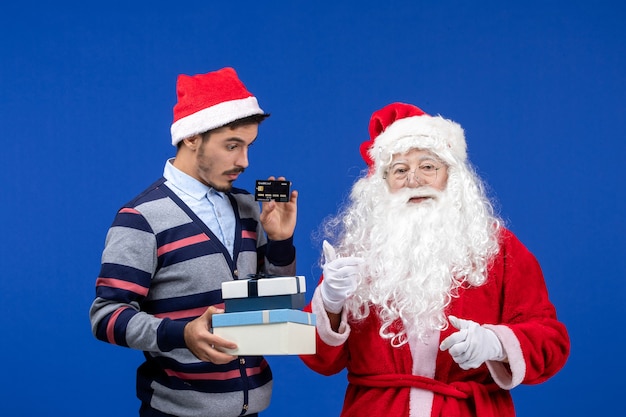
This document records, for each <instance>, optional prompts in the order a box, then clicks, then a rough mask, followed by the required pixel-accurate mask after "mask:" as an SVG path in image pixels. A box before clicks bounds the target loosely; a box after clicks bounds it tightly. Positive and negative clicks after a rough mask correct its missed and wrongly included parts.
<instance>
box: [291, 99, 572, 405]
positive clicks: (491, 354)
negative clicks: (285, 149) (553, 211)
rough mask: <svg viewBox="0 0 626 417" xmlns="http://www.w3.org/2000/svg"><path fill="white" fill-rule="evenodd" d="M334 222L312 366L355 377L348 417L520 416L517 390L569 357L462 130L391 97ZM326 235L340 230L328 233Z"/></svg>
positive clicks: (530, 265) (533, 265) (529, 258)
mask: <svg viewBox="0 0 626 417" xmlns="http://www.w3.org/2000/svg"><path fill="white" fill-rule="evenodd" d="M369 131H370V141H368V142H365V143H363V144H362V145H361V154H362V156H363V157H364V159H365V161H366V162H367V164H368V165H369V172H368V175H367V176H366V177H363V178H361V179H359V180H358V181H357V182H356V184H355V185H354V187H353V189H352V193H351V201H350V203H349V205H348V206H347V207H346V208H345V210H344V211H343V212H342V213H340V214H339V215H338V216H337V217H335V218H334V219H332V220H331V221H329V222H328V223H327V224H326V228H327V230H329V231H331V232H336V233H337V234H338V236H337V237H336V242H335V245H336V246H335V247H334V248H333V247H332V246H331V245H330V244H329V243H328V242H326V241H325V242H324V257H325V264H324V265H323V277H322V280H321V282H320V284H319V286H318V288H317V289H316V291H315V294H314V296H313V299H312V301H311V305H310V306H309V308H310V309H312V311H313V312H314V313H316V314H317V331H318V339H317V354H316V355H311V356H302V360H303V361H304V362H305V363H306V364H307V365H308V366H309V367H310V368H312V369H313V370H315V371H317V372H319V373H322V374H324V375H331V374H335V373H337V372H339V371H341V370H342V369H344V368H347V370H348V388H347V392H346V396H345V401H344V407H343V410H342V414H341V415H342V416H343V417H352V416H363V415H368V416H412V417H429V416H452V415H453V416H459V417H460V416H480V417H485V416H498V417H509V416H511V417H512V416H514V415H515V411H514V407H513V403H512V399H511V395H510V392H509V390H511V389H512V388H514V387H515V386H517V385H519V384H521V383H524V384H536V383H540V382H543V381H545V380H546V379H548V378H549V377H551V376H552V375H554V374H555V373H556V372H557V371H558V370H559V369H561V367H562V366H563V365H564V363H565V361H566V359H567V357H568V354H569V338H568V335H567V331H566V329H565V326H564V325H563V324H562V323H561V322H559V321H558V320H557V317H556V312H555V308H554V306H553V305H552V303H551V302H550V300H549V299H548V293H547V290H546V285H545V282H544V278H543V275H542V272H541V269H540V266H539V264H538V263H537V261H536V259H535V257H534V256H533V255H532V254H531V253H530V252H529V251H528V250H527V249H526V248H525V247H524V246H523V245H522V243H520V241H519V240H518V239H517V238H516V237H515V236H514V235H513V233H511V232H510V231H509V230H507V229H506V228H505V227H504V226H503V225H502V222H501V220H500V219H499V218H498V217H497V216H496V215H495V214H494V211H493V209H492V205H491V204H490V202H489V200H488V199H487V197H486V196H485V193H484V191H483V186H482V185H481V181H480V179H479V178H478V177H477V176H476V174H475V173H474V171H473V170H472V168H471V165H470V163H469V162H468V161H467V153H466V144H465V136H464V132H463V130H462V129H461V127H460V126H459V125H458V124H456V123H454V122H452V121H450V120H446V119H444V118H442V117H431V116H429V115H427V114H425V113H424V112H423V111H422V110H420V109H419V108H417V107H415V106H412V105H408V104H404V103H393V104H391V105H388V106H386V107H384V108H383V109H381V110H379V111H377V112H375V113H374V114H373V116H372V118H371V121H370V129H369ZM329 235H331V236H332V233H329Z"/></svg>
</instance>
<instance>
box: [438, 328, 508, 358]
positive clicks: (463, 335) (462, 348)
mask: <svg viewBox="0 0 626 417" xmlns="http://www.w3.org/2000/svg"><path fill="white" fill-rule="evenodd" d="M448 319H449V320H450V324H452V325H453V326H454V327H455V328H457V329H459V331H458V332H456V333H452V334H451V335H450V336H448V337H447V338H446V339H445V340H444V341H443V342H441V345H439V349H441V350H442V351H443V350H449V352H450V355H451V356H452V359H454V361H455V362H456V363H458V364H459V366H460V367H461V369H465V370H467V369H472V368H478V367H479V366H480V365H482V364H483V363H484V362H486V361H503V360H504V359H506V354H505V353H504V352H503V349H502V343H501V342H500V339H498V336H496V334H495V333H494V332H493V331H492V330H489V329H487V328H485V327H481V326H480V325H479V324H478V323H476V322H474V321H472V320H463V319H459V318H457V317H454V316H448Z"/></svg>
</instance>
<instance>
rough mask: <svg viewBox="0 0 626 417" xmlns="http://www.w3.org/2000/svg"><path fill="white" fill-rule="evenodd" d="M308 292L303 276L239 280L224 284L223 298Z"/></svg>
mask: <svg viewBox="0 0 626 417" xmlns="http://www.w3.org/2000/svg"><path fill="white" fill-rule="evenodd" d="M305 292H306V280H305V279H304V277H303V276H301V275H299V276H293V277H267V278H258V279H252V278H251V279H238V280H234V281H226V282H222V298H223V299H224V300H226V299H229V298H246V297H268V296H272V295H289V294H299V293H305Z"/></svg>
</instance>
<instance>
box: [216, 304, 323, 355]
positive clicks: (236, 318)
mask: <svg viewBox="0 0 626 417" xmlns="http://www.w3.org/2000/svg"><path fill="white" fill-rule="evenodd" d="M212 320H213V333H214V334H216V335H218V336H220V337H222V338H223V339H226V340H229V341H231V342H234V343H236V344H237V348H236V349H222V350H223V351H224V352H227V353H229V354H231V355H309V354H314V353H315V314H313V313H305V312H303V311H298V310H291V309H279V310H261V311H243V312H237V313H222V314H215V315H213V318H212Z"/></svg>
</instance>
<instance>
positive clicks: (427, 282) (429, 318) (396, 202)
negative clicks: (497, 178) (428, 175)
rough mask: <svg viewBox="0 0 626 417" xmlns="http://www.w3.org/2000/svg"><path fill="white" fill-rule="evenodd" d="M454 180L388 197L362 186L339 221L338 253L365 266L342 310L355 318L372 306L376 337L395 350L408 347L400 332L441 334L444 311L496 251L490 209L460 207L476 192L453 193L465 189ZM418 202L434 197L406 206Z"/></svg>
mask: <svg viewBox="0 0 626 417" xmlns="http://www.w3.org/2000/svg"><path fill="white" fill-rule="evenodd" d="M457 177H458V175H457ZM457 179H458V178H457ZM457 179H455V176H454V175H451V178H450V179H449V181H448V187H447V188H446V190H445V191H443V192H438V191H437V190H434V189H432V188H428V187H419V188H404V189H402V190H400V191H398V192H396V193H393V194H390V193H389V192H388V191H387V189H386V186H385V184H384V183H383V182H381V181H379V180H377V179H373V178H365V179H361V180H360V181H359V182H358V183H357V184H356V185H355V188H354V189H353V193H352V198H353V203H352V205H350V206H349V207H348V208H347V209H346V211H345V213H344V215H343V216H342V217H341V222H342V223H343V225H344V226H345V229H344V230H343V231H342V234H343V239H342V240H341V244H340V245H338V249H339V252H341V253H343V254H345V255H348V254H350V255H353V256H361V257H363V258H364V259H365V262H366V264H365V269H364V274H363V276H362V277H361V278H360V280H359V282H358V288H357V291H356V292H355V294H354V296H353V297H352V298H351V299H349V300H348V302H347V303H346V308H347V309H348V311H349V313H350V314H351V315H352V317H354V318H355V319H360V318H365V317H367V316H368V315H369V313H370V308H371V307H374V308H375V309H376V310H377V311H378V314H379V316H380V320H381V323H382V324H381V328H380V335H381V336H382V337H384V338H388V339H391V343H392V344H393V345H395V346H399V345H402V344H404V343H406V342H407V337H408V334H407V332H410V334H411V335H416V336H417V337H419V338H421V339H423V338H424V337H425V336H426V335H427V334H429V333H431V332H432V331H433V330H442V329H444V328H446V327H447V320H446V317H445V308H446V307H447V306H448V305H449V304H450V301H451V299H452V298H453V297H455V296H456V295H457V291H458V289H459V287H461V286H470V285H482V284H483V283H484V281H485V279H486V270H487V264H488V262H489V260H490V259H491V257H492V256H493V255H494V254H495V253H496V252H497V237H496V229H497V225H498V224H499V222H498V220H497V219H496V218H495V217H493V216H492V215H491V213H492V211H491V206H490V205H489V204H488V202H487V200H486V199H484V203H485V204H487V207H484V204H482V205H481V204H478V205H477V204H466V203H467V201H464V200H463V199H464V198H469V199H470V201H476V200H480V199H482V195H481V194H480V192H479V191H480V187H477V188H476V190H475V192H478V195H469V196H467V195H465V194H464V192H461V193H457V192H456V191H457V190H458V189H459V188H462V187H465V186H467V184H458V181H457ZM424 195H428V196H431V197H433V198H431V199H428V200H425V201H422V202H420V203H408V199H409V198H410V197H417V196H424ZM357 196H358V198H356V197H357ZM381 196H382V198H381ZM355 198H356V199H355ZM459 207H463V209H461V210H460V209H459ZM363 213H366V214H365V215H363ZM398 320H401V322H402V324H403V325H399V323H400V322H398ZM407 329H408V330H407Z"/></svg>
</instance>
